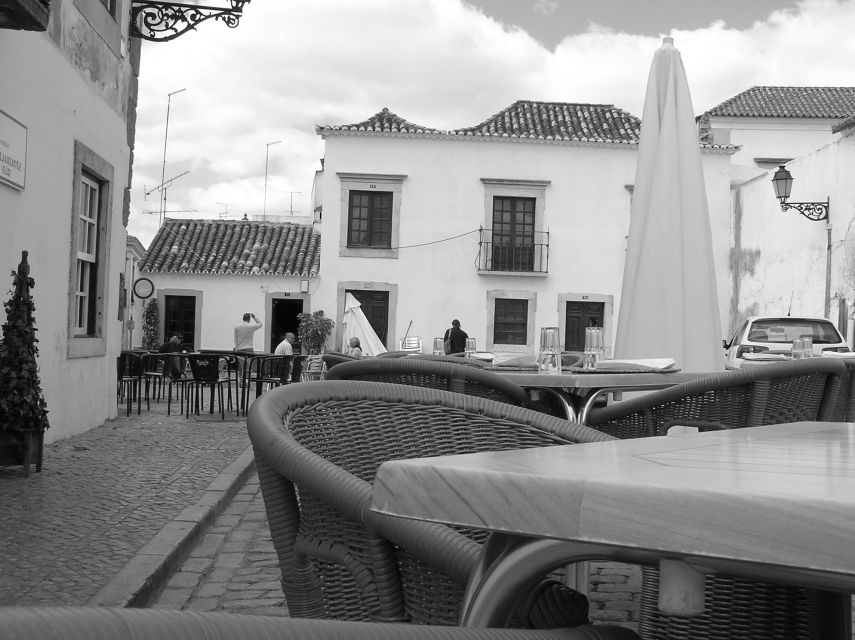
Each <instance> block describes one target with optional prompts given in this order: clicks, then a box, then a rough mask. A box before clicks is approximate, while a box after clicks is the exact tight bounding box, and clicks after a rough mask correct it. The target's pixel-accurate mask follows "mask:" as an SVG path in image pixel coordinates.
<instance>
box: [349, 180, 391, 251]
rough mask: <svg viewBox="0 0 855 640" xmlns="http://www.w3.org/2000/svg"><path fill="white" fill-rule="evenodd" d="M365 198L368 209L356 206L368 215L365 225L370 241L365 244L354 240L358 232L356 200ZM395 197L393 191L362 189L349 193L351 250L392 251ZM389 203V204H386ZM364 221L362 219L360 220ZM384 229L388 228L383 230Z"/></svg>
mask: <svg viewBox="0 0 855 640" xmlns="http://www.w3.org/2000/svg"><path fill="white" fill-rule="evenodd" d="M355 196H358V197H359V198H360V199H361V198H365V199H366V200H367V202H366V204H367V206H366V207H363V206H362V205H356V206H358V208H359V209H360V210H361V209H363V208H365V209H366V210H367V215H366V216H365V223H366V226H367V229H366V230H365V231H364V233H365V234H366V235H367V237H368V240H367V242H365V243H362V242H358V241H356V240H355V239H354V235H356V232H357V230H355V229H354V221H355V217H354V210H355V203H354V200H355V199H356V198H355ZM380 200H382V201H383V202H381V203H379V206H375V202H376V201H380ZM393 200H394V196H393V194H392V192H391V191H376V190H375V191H363V190H361V189H351V190H350V191H349V192H348V205H347V247H348V248H349V249H391V248H392V202H393ZM386 201H388V202H386ZM359 219H360V220H362V218H361V217H360V218H359ZM383 227H386V228H385V229H383ZM380 236H383V237H385V240H384V241H378V239H377V238H378V237H380Z"/></svg>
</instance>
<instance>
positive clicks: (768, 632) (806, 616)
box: [588, 358, 850, 640]
mask: <svg viewBox="0 0 855 640" xmlns="http://www.w3.org/2000/svg"><path fill="white" fill-rule="evenodd" d="M844 374H845V367H844V365H843V363H842V362H840V361H832V359H830V358H823V359H820V358H813V359H809V360H802V361H793V362H781V363H768V364H764V365H762V366H755V367H751V368H745V369H741V370H738V371H726V372H724V373H719V374H714V375H710V376H707V377H704V378H700V379H698V380H694V381H692V382H687V383H684V384H679V385H676V386H674V387H671V388H669V389H664V390H662V391H655V392H651V393H649V394H646V395H644V396H642V397H639V398H635V399H632V400H627V401H624V402H620V403H617V404H612V405H610V406H608V407H605V408H601V409H594V410H593V411H592V412H591V413H590V415H589V419H588V424H589V425H590V426H592V427H593V428H595V429H599V430H602V431H604V432H606V433H609V434H613V435H615V436H618V437H621V438H636V437H644V436H655V435H664V434H665V433H666V432H667V430H668V429H669V428H670V427H671V426H673V425H687V426H695V427H698V429H699V430H702V431H706V430H712V429H734V428H740V427H751V426H758V425H763V424H776V423H783V422H793V421H798V420H830V419H833V418H834V417H835V415H836V412H837V411H838V410H839V409H838V407H839V399H838V396H839V390H840V381H841V377H842V376H844ZM758 544H762V540H758ZM805 544H810V542H809V541H805ZM642 574H643V577H642V589H641V604H640V610H641V611H640V624H639V629H640V631H641V635H642V636H643V637H644V638H645V639H648V638H649V639H651V640H654V639H655V640H658V639H666V638H667V639H668V640H672V639H673V640H679V639H681V638H686V639H689V638H691V639H692V640H704V639H707V638H709V639H710V640H712V639H713V638H716V639H721V638H786V639H787V640H796V639H799V640H801V639H808V638H809V639H812V640H832V639H838V638H839V639H843V638H849V637H850V636H849V632H848V629H847V626H848V625H847V623H846V621H847V619H848V617H849V616H848V608H849V607H850V598H849V595H848V594H846V595H843V594H839V593H831V592H825V591H817V590H813V589H801V588H793V587H784V586H779V585H771V584H766V583H760V582H754V581H750V580H743V579H737V578H731V577H728V576H721V575H711V576H708V577H707V579H706V588H705V593H706V597H705V603H706V613H704V614H703V615H700V616H696V617H691V618H678V617H675V616H667V615H664V614H662V613H660V611H659V607H658V594H659V572H658V570H657V569H654V568H648V567H644V568H643V571H642Z"/></svg>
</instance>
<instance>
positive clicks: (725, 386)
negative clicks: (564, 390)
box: [588, 358, 845, 438]
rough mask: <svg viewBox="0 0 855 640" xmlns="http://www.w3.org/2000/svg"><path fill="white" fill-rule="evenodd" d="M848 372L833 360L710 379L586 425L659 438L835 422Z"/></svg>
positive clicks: (614, 408)
mask: <svg viewBox="0 0 855 640" xmlns="http://www.w3.org/2000/svg"><path fill="white" fill-rule="evenodd" d="M844 374H845V367H844V365H843V364H842V363H841V362H839V361H833V360H831V359H829V358H812V359H809V360H801V361H793V362H780V363H778V362H776V363H769V364H765V365H762V366H754V367H751V368H745V369H739V370H734V371H725V372H723V373H716V374H711V375H709V376H704V377H702V378H698V379H697V380H693V381H691V382H685V383H683V384H679V385H675V386H673V387H670V388H668V389H663V390H661V391H655V392H652V393H649V394H645V395H644V396H641V397H639V398H635V399H633V400H627V401H626V402H620V403H615V404H612V405H609V406H607V407H603V408H599V409H594V410H592V411H591V413H590V415H589V417H588V425H589V426H591V427H593V428H595V429H599V430H600V431H604V432H606V433H609V434H611V435H614V436H616V437H618V438H639V437H645V436H657V435H659V436H661V435H665V434H666V433H667V432H668V429H669V428H670V427H672V426H674V425H675V424H680V425H686V426H696V427H698V428H699V429H700V430H702V431H708V430H714V429H738V428H741V427H756V426H759V425H763V424H779V423H782V422H794V421H797V420H831V419H833V418H834V416H835V414H836V412H837V411H838V408H837V406H838V402H839V395H840V385H841V381H842V379H843V376H844Z"/></svg>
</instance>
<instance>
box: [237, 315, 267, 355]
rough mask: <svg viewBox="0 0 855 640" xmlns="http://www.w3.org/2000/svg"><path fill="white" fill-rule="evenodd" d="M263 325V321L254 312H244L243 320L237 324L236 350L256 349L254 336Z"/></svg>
mask: <svg viewBox="0 0 855 640" xmlns="http://www.w3.org/2000/svg"><path fill="white" fill-rule="evenodd" d="M250 320H252V322H250ZM262 326H263V325H262V324H261V321H260V320H259V319H258V318H256V317H255V314H254V313H245V314H243V322H238V323H237V324H236V325H235V351H254V348H253V346H252V341H253V337H254V336H255V332H256V331H258V330H259V329H261V327H262Z"/></svg>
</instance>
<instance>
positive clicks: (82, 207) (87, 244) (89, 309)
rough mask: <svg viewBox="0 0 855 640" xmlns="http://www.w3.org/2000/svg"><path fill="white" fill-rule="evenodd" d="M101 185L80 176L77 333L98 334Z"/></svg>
mask: <svg viewBox="0 0 855 640" xmlns="http://www.w3.org/2000/svg"><path fill="white" fill-rule="evenodd" d="M100 193H101V187H100V185H99V184H98V183H97V182H95V181H94V180H92V179H91V178H90V177H88V176H86V175H83V176H81V178H80V191H79V194H80V203H79V206H78V217H79V219H78V221H77V269H76V277H75V279H74V281H75V291H74V298H75V304H74V332H75V333H74V335H77V336H92V335H95V313H96V307H95V298H96V291H97V284H98V208H99V204H100Z"/></svg>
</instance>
